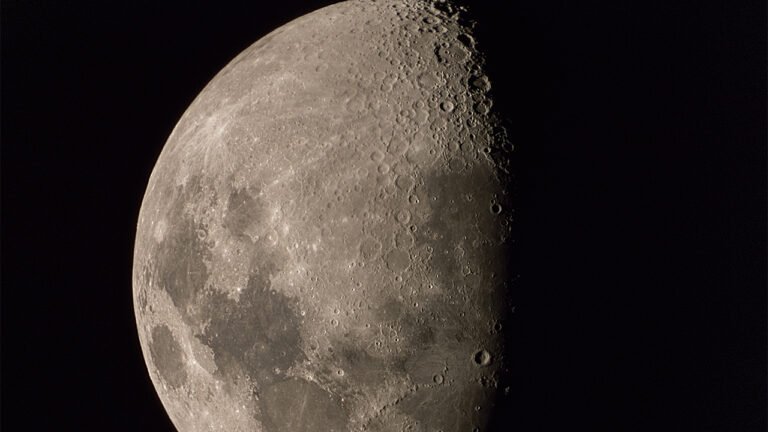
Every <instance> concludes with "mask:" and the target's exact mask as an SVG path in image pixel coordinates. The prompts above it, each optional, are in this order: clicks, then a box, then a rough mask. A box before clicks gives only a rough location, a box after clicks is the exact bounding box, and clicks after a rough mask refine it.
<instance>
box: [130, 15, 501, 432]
mask: <svg viewBox="0 0 768 432" xmlns="http://www.w3.org/2000/svg"><path fill="white" fill-rule="evenodd" d="M473 25H474V24H473V23H472V22H470V21H467V20H466V19H465V11H464V10H462V9H461V8H459V7H457V6H454V5H451V4H450V3H446V2H441V1H433V2H430V1H349V2H343V3H339V4H336V5H333V6H330V7H327V8H324V9H321V10H318V11H316V12H313V13H311V14H309V15H306V16H304V17H301V18H299V19H297V20H295V21H292V22H290V23H288V24H286V25H284V26H282V27H280V28H279V29H277V30H275V31H274V32H272V33H271V34H269V35H267V36H265V37H264V38H262V39H261V40H259V41H258V42H256V43H255V44H253V45H252V46H251V47H249V48H248V49H246V50H245V51H244V52H242V53H241V54H240V55H239V56H238V57H237V58H235V59H234V60H232V62H231V63H230V64H229V65H227V66H226V67H225V68H224V69H223V70H222V71H221V72H220V73H219V74H218V75H217V76H216V77H215V78H214V79H213V80H212V81H211V82H210V83H209V84H208V86H207V87H206V88H205V89H204V90H203V91H202V92H201V93H200V95H199V96H198V97H197V99H195V101H194V102H193V103H192V105H191V106H190V107H189V109H188V110H187V111H186V112H185V114H184V115H183V117H182V118H181V120H180V121H179V123H178V125H177V126H176V128H175V129H174V130H173V133H172V134H171V136H170V138H169V139H168V142H167V144H166V145H165V147H164V149H163V151H162V153H161V155H160V157H159V159H158V161H157V164H156V166H155V168H154V171H153V173H152V175H151V178H150V181H149V185H148V188H147V191H146V195H145V197H144V201H143V204H142V207H141V212H140V216H139V221H138V230H137V236H136V245H135V256H134V270H133V279H134V280H133V283H134V307H135V311H136V320H137V325H138V331H139V335H140V340H141V344H142V347H143V351H144V356H145V360H146V363H147V366H148V369H149V372H150V375H151V378H152V381H153V382H154V384H155V387H156V389H157V391H158V394H159V395H160V399H161V400H162V402H163V404H164V406H165V408H166V410H167V411H168V414H169V415H170V417H171V419H172V420H173V423H174V424H175V425H176V427H177V428H178V429H179V430H181V431H230V432H231V431H269V432H278V431H291V432H299V431H302V432H303V431H306V432H310V431H312V432H314V431H363V430H365V431H402V430H412V431H422V430H423V431H443V432H449V431H472V430H473V429H475V430H486V429H485V428H486V427H487V426H488V424H489V422H490V421H491V419H492V418H493V416H494V415H495V407H496V406H497V405H498V402H499V401H500V400H502V398H504V393H505V391H509V387H508V386H509V385H510V383H509V380H508V371H507V369H506V368H507V367H506V366H505V353H506V352H507V350H506V347H505V343H507V341H505V338H504V337H503V336H502V335H503V333H504V330H505V326H506V325H507V322H506V321H505V320H506V318H507V314H508V311H509V310H510V305H509V298H510V295H509V293H510V291H511V290H512V289H513V287H512V286H511V281H512V270H510V264H509V262H508V261H509V255H510V248H511V246H512V241H511V223H512V219H513V216H514V214H513V204H514V203H513V200H512V197H511V196H510V195H511V193H509V191H508V187H509V177H510V172H509V171H510V166H509V164H510V158H511V152H512V147H511V145H510V144H509V140H508V138H507V136H506V131H505V129H504V128H503V127H502V124H501V121H500V120H499V118H497V115H496V114H495V111H494V108H493V103H492V99H491V97H490V95H491V94H492V89H491V82H490V80H489V79H488V78H487V76H486V74H485V73H484V69H483V67H484V58H483V56H482V53H481V52H480V50H479V49H478V46H477V43H476V41H475V39H474V38H473V36H472V27H473Z"/></svg>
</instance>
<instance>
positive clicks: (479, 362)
mask: <svg viewBox="0 0 768 432" xmlns="http://www.w3.org/2000/svg"><path fill="white" fill-rule="evenodd" d="M472 361H473V362H474V363H475V365H476V366H480V367H485V366H488V365H490V364H491V362H492V361H493V357H492V356H491V353H489V352H488V351H486V350H484V349H481V350H479V351H477V352H475V354H473V355H472Z"/></svg>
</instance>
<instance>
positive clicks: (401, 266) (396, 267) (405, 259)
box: [384, 249, 411, 273]
mask: <svg viewBox="0 0 768 432" xmlns="http://www.w3.org/2000/svg"><path fill="white" fill-rule="evenodd" d="M384 260H385V262H386V264H387V268H389V269H390V270H392V271H393V272H395V273H401V272H403V271H404V270H405V269H407V268H408V266H409V265H410V263H411V257H410V256H409V255H408V252H405V251H402V250H399V249H395V250H393V251H390V252H389V253H388V254H387V256H386V257H385V259H384Z"/></svg>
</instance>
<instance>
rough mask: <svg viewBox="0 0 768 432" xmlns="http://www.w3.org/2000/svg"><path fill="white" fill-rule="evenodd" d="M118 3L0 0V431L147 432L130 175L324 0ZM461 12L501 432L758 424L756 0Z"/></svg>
mask: <svg viewBox="0 0 768 432" xmlns="http://www.w3.org/2000/svg"><path fill="white" fill-rule="evenodd" d="M127 3H131V4H117V3H116V2H92V1H84V2H77V3H73V2H42V1H38V0H24V1H21V0H13V1H11V0H4V1H3V2H2V4H0V7H1V12H2V25H1V27H2V327H1V328H2V429H3V430H8V431H11V430H57V431H58V430H78V431H84V430H85V431H89V430H102V431H138V430H141V431H167V430H172V426H171V424H170V422H169V421H168V420H167V418H166V415H165V413H164V411H163V409H162V406H161V405H160V402H159V400H158V398H157V396H156V394H155V392H154V389H153V387H152V385H151V383H150V381H149V377H148V375H147V372H146V369H145V366H144V363H143V358H142V355H141V351H140V347H139V344H138V337H137V334H136V330H135V323H134V318H133V310H132V297H131V295H132V294H131V261H132V253H133V251H132V247H133V237H134V230H135V225H136V220H137V215H138V210H139V206H140V203H141V199H142V196H143V193H144V188H145V186H146V182H147V180H148V177H149V174H150V171H151V169H152V166H153V164H154V161H155V159H156V157H157V156H158V154H159V152H160V149H161V148H162V145H163V144H164V142H165V140H166V138H167V137H168V135H169V134H170V132H171V129H172V128H173V126H174V125H175V122H176V121H177V120H178V118H179V117H180V116H181V114H182V113H183V111H184V110H185V109H186V107H187V106H188V105H189V103H190V102H191V101H192V99H193V98H194V97H195V96H196V95H197V93H198V92H199V91H200V90H201V89H202V88H203V86H204V85H205V84H206V83H207V82H208V81H209V80H210V79H211V78H212V77H213V76H214V74H215V73H216V72H218V71H219V70H220V69H221V68H222V67H223V66H224V65H225V64H226V63H227V62H228V61H229V60H230V59H232V58H233V57H234V56H235V55H236V54H237V53H239V52H240V51H241V50H243V49H244V48H246V47H247V46H248V45H250V44H251V43H252V42H254V41H256V40H257V39H258V38H260V37H261V36H263V35H264V34H266V33H267V32H269V31H270V30H272V29H273V28H275V27H277V26H278V25H280V24H283V23H285V22H287V21H289V20H291V19H293V18H295V17H298V16H300V15H303V14H304V13H307V12H309V11H311V10H313V9H316V8H317V7H320V6H322V5H325V4H329V3H331V2H330V1H300V2H299V1H288V0H281V1H277V2H256V1H253V2H242V3H226V2H221V1H217V2H201V1H186V2H174V3H168V2H160V3H161V4H155V2H149V1H142V2H127ZM265 4H266V5H268V6H265ZM474 11H475V16H476V18H478V20H479V21H480V23H481V25H480V28H479V36H478V39H479V42H480V44H481V46H482V49H484V50H485V51H486V53H487V54H488V58H489V68H490V75H491V78H492V80H493V83H494V89H493V91H494V92H495V96H496V99H497V106H498V107H500V108H501V109H502V110H503V111H504V113H505V115H506V116H507V117H508V118H509V121H510V125H511V128H510V134H511V136H512V139H513V141H514V144H515V145H516V149H517V150H516V156H515V158H516V159H515V164H516V166H517V179H516V182H515V190H516V194H517V203H518V206H517V215H518V218H517V227H516V229H517V243H518V247H517V256H516V257H515V259H514V262H513V265H514V266H515V268H517V269H519V271H520V275H521V278H520V280H519V282H520V283H519V284H518V285H517V289H516V291H515V292H514V293H513V295H514V300H515V303H516V304H517V308H516V312H515V317H514V322H513V323H511V328H512V331H513V335H512V339H511V343H512V347H513V348H512V350H513V353H514V355H513V356H512V358H511V362H512V364H513V366H514V368H515V371H516V372H515V377H514V385H513V388H512V394H511V396H510V404H511V407H510V409H509V410H508V412H509V413H511V415H510V417H509V419H508V430H520V431H556V430H564V429H565V428H567V430H575V431H597V430H603V431H605V430H616V431H649V430H652V431H756V432H763V431H765V430H766V403H767V400H766V314H765V312H766V307H767V304H766V260H767V258H766V202H767V200H768V198H766V197H767V195H766V85H765V77H766V56H765V53H766V43H765V41H766V28H765V20H766V10H765V3H764V2H763V1H759V0H755V1H745V2H730V1H720V2H714V1H676V2H671V1H648V0H643V1H603V2H596V1H582V2H568V1H565V0H561V1H549V0H545V1H522V2H506V1H505V2H495V1H494V2H477V4H476V5H474ZM319 432H322V431H319Z"/></svg>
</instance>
